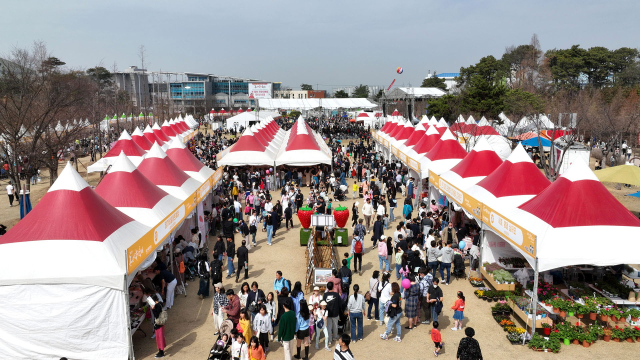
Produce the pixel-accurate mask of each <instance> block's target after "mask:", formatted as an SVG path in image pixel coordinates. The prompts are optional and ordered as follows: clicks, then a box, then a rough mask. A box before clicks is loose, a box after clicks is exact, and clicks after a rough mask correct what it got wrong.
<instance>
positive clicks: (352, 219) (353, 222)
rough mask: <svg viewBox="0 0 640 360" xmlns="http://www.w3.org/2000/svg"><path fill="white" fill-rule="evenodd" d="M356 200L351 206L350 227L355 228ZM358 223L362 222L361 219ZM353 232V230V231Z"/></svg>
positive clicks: (356, 221)
mask: <svg viewBox="0 0 640 360" xmlns="http://www.w3.org/2000/svg"><path fill="white" fill-rule="evenodd" d="M358 205H359V204H358V202H357V201H356V202H355V203H354V204H353V206H352V207H351V228H352V229H353V228H355V227H356V226H358V225H357V224H358ZM360 223H362V221H360ZM354 234H355V232H354Z"/></svg>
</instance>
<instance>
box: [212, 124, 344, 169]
mask: <svg viewBox="0 0 640 360" xmlns="http://www.w3.org/2000/svg"><path fill="white" fill-rule="evenodd" d="M316 164H331V150H330V149H329V147H328V146H327V144H326V142H325V141H324V140H323V138H322V136H320V135H319V134H318V133H316V132H314V131H313V130H312V129H311V127H310V126H309V125H308V124H307V122H306V121H305V119H304V118H303V117H302V116H300V117H299V118H298V119H297V120H296V122H295V123H294V124H293V126H292V127H291V129H289V130H288V131H284V130H283V129H282V128H280V126H279V125H278V124H277V123H276V122H275V121H274V119H273V118H272V117H268V118H267V119H264V120H262V121H260V122H259V123H258V124H256V125H252V126H250V127H247V128H246V129H245V130H244V132H243V133H242V136H241V137H240V138H239V139H238V141H237V142H236V143H235V144H233V145H232V146H231V147H230V148H228V149H225V151H223V152H221V153H220V154H218V165H220V166H246V165H249V166H280V165H293V166H310V165H316Z"/></svg>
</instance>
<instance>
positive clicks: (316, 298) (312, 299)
mask: <svg viewBox="0 0 640 360" xmlns="http://www.w3.org/2000/svg"><path fill="white" fill-rule="evenodd" d="M320 301H322V296H320V287H318V286H314V287H313V293H312V294H311V296H309V305H313V306H316V305H318V304H319V303H320Z"/></svg>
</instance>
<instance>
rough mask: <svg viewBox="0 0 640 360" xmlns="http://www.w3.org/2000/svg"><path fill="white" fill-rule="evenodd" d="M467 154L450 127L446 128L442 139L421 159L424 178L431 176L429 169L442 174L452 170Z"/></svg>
mask: <svg viewBox="0 0 640 360" xmlns="http://www.w3.org/2000/svg"><path fill="white" fill-rule="evenodd" d="M465 156H467V152H466V151H465V150H464V148H463V147H462V146H461V145H460V143H459V142H458V139H457V138H456V137H455V136H454V135H453V134H452V133H451V131H449V128H446V129H445V132H444V134H442V136H441V137H440V140H438V142H437V143H436V144H435V145H434V146H433V148H432V149H431V150H429V152H428V153H426V154H425V155H424V156H423V157H422V159H420V171H421V172H422V178H423V179H424V178H427V177H429V171H432V172H434V173H436V174H437V175H440V174H442V173H444V172H445V171H448V170H451V168H452V167H454V166H455V165H456V164H458V163H459V162H460V160H462V159H463V158H464V157H465Z"/></svg>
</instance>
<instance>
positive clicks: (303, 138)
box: [276, 117, 331, 166]
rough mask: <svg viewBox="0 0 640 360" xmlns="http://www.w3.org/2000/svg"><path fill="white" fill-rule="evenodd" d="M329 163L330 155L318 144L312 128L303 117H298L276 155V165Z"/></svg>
mask: <svg viewBox="0 0 640 360" xmlns="http://www.w3.org/2000/svg"><path fill="white" fill-rule="evenodd" d="M317 164H331V156H329V155H327V153H326V152H325V151H324V149H323V148H322V147H321V146H320V145H319V144H318V141H317V138H316V137H315V135H314V134H313V130H311V128H310V127H309V125H307V123H306V121H305V120H304V118H302V117H299V118H298V120H297V121H296V122H295V124H293V127H292V128H291V129H290V130H289V131H288V133H287V136H286V137H285V139H284V141H283V143H282V146H281V148H280V152H279V153H278V156H277V157H276V165H277V166H279V165H293V166H310V165H317Z"/></svg>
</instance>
